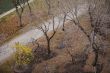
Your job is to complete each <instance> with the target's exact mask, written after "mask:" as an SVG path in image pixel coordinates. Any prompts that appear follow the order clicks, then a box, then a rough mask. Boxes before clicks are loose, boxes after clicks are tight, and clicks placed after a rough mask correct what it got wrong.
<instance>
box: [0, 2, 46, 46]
mask: <svg viewBox="0 0 110 73" xmlns="http://www.w3.org/2000/svg"><path fill="white" fill-rule="evenodd" d="M31 7H32V13H30V12H29V9H28V8H27V7H26V8H25V10H24V13H23V16H22V23H23V27H22V28H21V27H19V18H18V16H17V14H16V13H15V12H12V13H11V14H9V15H7V16H5V17H3V18H2V19H0V45H2V44H3V43H4V42H7V41H8V40H10V39H12V38H13V37H15V36H16V35H19V34H21V33H22V31H21V32H19V31H20V30H23V32H25V31H27V30H29V28H30V26H33V24H35V23H36V24H38V21H37V20H38V18H40V17H43V18H45V17H46V12H45V9H46V8H45V9H44V5H43V2H41V1H40V0H37V1H34V3H31ZM24 27H25V28H24Z"/></svg>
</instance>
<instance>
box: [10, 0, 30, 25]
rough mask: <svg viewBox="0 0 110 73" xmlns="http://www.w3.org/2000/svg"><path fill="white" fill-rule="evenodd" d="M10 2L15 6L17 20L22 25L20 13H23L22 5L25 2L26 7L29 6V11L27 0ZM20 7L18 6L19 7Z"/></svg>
mask: <svg viewBox="0 0 110 73" xmlns="http://www.w3.org/2000/svg"><path fill="white" fill-rule="evenodd" d="M12 3H13V5H14V6H15V8H16V13H17V15H18V17H19V22H20V27H23V23H22V15H23V12H24V8H25V7H24V6H25V3H27V5H28V7H29V10H30V12H31V7H30V5H29V0H26V1H25V0H12ZM19 7H20V8H19Z"/></svg>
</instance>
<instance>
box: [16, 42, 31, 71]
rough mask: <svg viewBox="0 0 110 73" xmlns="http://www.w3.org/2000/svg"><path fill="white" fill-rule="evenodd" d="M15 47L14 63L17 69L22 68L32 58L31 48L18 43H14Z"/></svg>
mask: <svg viewBox="0 0 110 73" xmlns="http://www.w3.org/2000/svg"><path fill="white" fill-rule="evenodd" d="M15 48H16V53H15V64H16V66H17V69H19V70H22V69H24V67H25V66H27V65H29V64H30V63H31V61H32V60H33V53H32V49H31V48H28V47H27V46H24V45H22V44H20V43H16V45H15Z"/></svg>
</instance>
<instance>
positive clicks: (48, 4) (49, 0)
mask: <svg viewBox="0 0 110 73" xmlns="http://www.w3.org/2000/svg"><path fill="white" fill-rule="evenodd" d="M45 2H46V5H47V6H48V14H50V12H51V8H52V7H51V0H45Z"/></svg>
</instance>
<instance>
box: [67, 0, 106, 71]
mask: <svg viewBox="0 0 110 73" xmlns="http://www.w3.org/2000/svg"><path fill="white" fill-rule="evenodd" d="M91 1H92V3H90V5H89V8H88V12H89V13H88V14H89V16H90V22H91V27H92V31H91V33H90V34H88V33H87V31H85V29H84V28H83V27H82V26H81V24H80V21H79V19H78V13H79V10H78V4H75V6H74V7H73V6H71V0H69V1H68V3H69V5H70V6H69V5H66V6H67V7H68V9H69V12H68V15H67V18H68V20H70V21H72V22H73V23H74V24H75V25H76V26H77V27H78V28H79V29H80V30H81V31H82V32H83V33H84V34H85V36H86V37H87V38H88V40H89V42H90V47H91V48H92V49H93V51H94V53H95V60H94V62H93V66H95V67H96V66H97V64H98V57H99V48H101V46H100V45H99V43H97V41H96V40H97V39H96V37H97V35H99V34H101V32H102V31H100V28H102V27H103V23H105V22H106V21H105V20H103V21H102V17H103V16H104V14H103V13H104V11H105V10H106V9H102V8H101V5H102V4H103V3H101V2H100V3H98V1H96V0H91ZM91 1H89V2H91ZM106 11H107V10H106ZM102 35H104V34H102ZM98 40H99V39H98ZM96 69H97V68H96ZM101 69H102V68H101ZM100 72H101V71H100ZM100 72H99V70H96V73H100Z"/></svg>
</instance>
